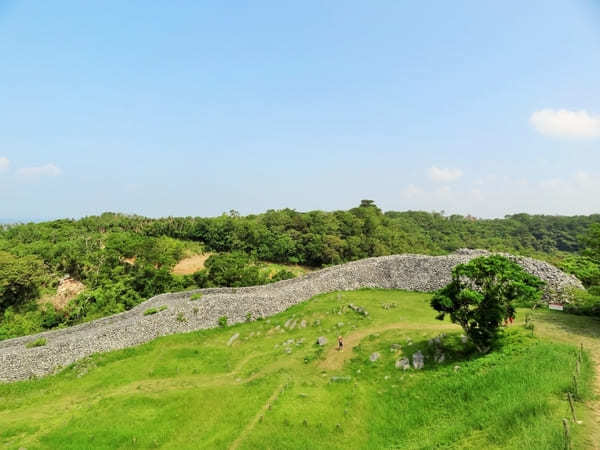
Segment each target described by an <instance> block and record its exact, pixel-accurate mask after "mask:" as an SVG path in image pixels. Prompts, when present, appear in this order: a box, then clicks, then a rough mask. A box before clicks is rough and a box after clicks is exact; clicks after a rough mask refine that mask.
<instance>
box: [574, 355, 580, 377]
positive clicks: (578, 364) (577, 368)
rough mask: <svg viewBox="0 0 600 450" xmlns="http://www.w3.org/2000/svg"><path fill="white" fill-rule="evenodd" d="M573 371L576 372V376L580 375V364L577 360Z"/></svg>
mask: <svg viewBox="0 0 600 450" xmlns="http://www.w3.org/2000/svg"><path fill="white" fill-rule="evenodd" d="M575 370H576V371H577V375H579V374H581V362H579V359H577V365H576V367H575Z"/></svg>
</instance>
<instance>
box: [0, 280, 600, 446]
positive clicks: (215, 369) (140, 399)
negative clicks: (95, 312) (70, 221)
mask: <svg viewBox="0 0 600 450" xmlns="http://www.w3.org/2000/svg"><path fill="white" fill-rule="evenodd" d="M429 299H430V295H429V294H424V293H410V292H403V291H397V290H372V289H367V290H359V291H352V292H334V293H330V294H326V295H319V296H317V297H315V298H313V299H312V300H310V301H307V302H304V303H301V304H299V305H296V306H293V307H292V308H290V309H288V310H287V311H285V312H283V313H280V314H277V315H275V316H273V317H270V318H267V319H264V320H258V321H254V322H251V323H242V324H238V325H235V326H232V327H227V328H216V329H210V330H203V331H196V332H191V333H185V334H177V335H173V336H166V337H161V338H158V339H156V340H153V341H152V342H150V343H147V344H143V345H141V346H138V347H134V348H128V349H124V350H120V351H116V352H110V353H106V354H96V355H93V356H91V357H87V358H84V359H82V360H81V361H79V362H77V363H76V364H74V365H72V366H70V367H68V368H66V369H65V370H64V371H62V372H61V373H60V374H58V375H54V376H49V377H44V378H41V379H38V380H33V381H25V382H18V383H9V384H4V385H0V399H1V400H2V401H1V402H0V446H3V447H6V448H9V449H12V448H14V449H17V448H20V447H25V448H28V449H37V448H106V449H108V448H110V449H114V448H178V449H181V448H222V449H227V448H239V449H252V448H257V449H258V448H277V449H285V448H331V449H336V448H339V449H348V448H373V449H375V448H377V449H379V448H390V447H392V448H407V449H417V448H433V447H436V446H437V447H449V448H492V449H493V448H530V449H550V448H562V445H563V441H562V439H563V437H562V422H561V420H562V418H563V417H568V414H569V410H568V404H567V402H566V400H565V393H566V392H567V391H568V390H572V376H573V373H574V370H575V364H576V359H577V353H578V348H577V345H573V344H578V343H579V339H580V337H581V336H586V337H588V339H589V340H586V341H585V346H586V348H589V347H590V346H592V345H593V344H598V337H593V336H592V334H591V333H593V330H594V329H595V328H596V327H597V326H598V323H597V321H594V320H593V319H589V318H583V317H574V316H569V315H565V314H561V313H557V312H540V313H537V315H536V318H535V324H536V331H535V336H531V332H530V331H528V330H525V329H524V328H523V327H522V320H523V318H524V316H525V312H526V311H519V312H518V314H517V323H516V324H515V325H513V326H511V327H509V328H508V329H507V330H506V332H505V336H504V337H503V339H502V342H501V344H502V345H501V346H500V348H498V349H497V350H496V351H494V352H493V353H491V354H488V355H484V356H479V355H476V354H473V353H471V352H470V351H469V348H468V345H465V344H463V343H462V342H461V338H460V336H461V331H460V329H459V328H458V327H456V326H455V325H452V324H450V323H449V322H440V321H437V320H435V319H434V318H433V317H434V316H435V314H434V312H433V310H432V309H431V308H430V307H429V304H428V302H429ZM202 301H203V299H200V300H196V301H195V302H202ZM350 304H352V305H358V306H360V307H362V308H364V309H365V310H366V311H368V312H369V314H368V315H367V316H364V315H361V314H359V313H357V312H356V311H355V310H354V309H352V308H350V307H349V306H348V305H350ZM556 320H558V322H556ZM552 327H560V329H561V330H563V331H564V335H563V336H562V339H565V342H564V343H555V342H552V341H550V340H548V339H545V338H544V339H540V338H538V337H537V336H538V334H539V335H542V334H544V336H545V335H546V334H552V333H553V329H552ZM339 335H342V336H343V337H344V339H345V341H346V348H345V350H344V351H343V352H338V351H337V350H336V349H335V345H336V339H337V336H339ZM319 337H321V338H325V339H326V340H327V342H325V343H324V344H323V345H322V346H321V345H318V344H316V341H317V338H319ZM321 341H323V339H321ZM571 342H572V343H573V344H571ZM419 352H421V353H422V354H423V355H424V367H423V369H421V370H416V369H415V368H414V367H412V365H411V367H410V368H408V369H406V370H404V369H403V368H397V367H396V366H397V362H398V361H402V360H403V359H404V358H406V359H408V360H409V361H410V362H411V364H412V363H413V362H414V360H415V355H416V354H418V353H419ZM441 355H443V358H441ZM592 376H593V371H592V365H591V362H590V361H589V360H588V359H587V353H585V354H584V362H583V365H582V368H581V375H580V377H579V381H578V383H579V398H578V400H577V402H576V413H577V415H578V419H579V420H581V421H582V422H583V423H582V424H581V425H575V424H573V423H572V424H571V432H572V437H573V448H590V449H593V448H594V444H593V442H594V441H593V440H592V437H593V436H595V435H594V433H595V432H596V431H597V428H595V426H596V425H595V422H594V419H593V414H592V412H591V411H590V409H589V408H588V406H589V405H590V404H591V402H590V400H591V398H592ZM583 402H588V403H583Z"/></svg>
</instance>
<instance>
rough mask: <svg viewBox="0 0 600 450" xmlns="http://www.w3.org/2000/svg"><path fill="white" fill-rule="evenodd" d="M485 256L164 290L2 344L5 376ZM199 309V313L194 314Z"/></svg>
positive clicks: (415, 279)
mask: <svg viewBox="0 0 600 450" xmlns="http://www.w3.org/2000/svg"><path fill="white" fill-rule="evenodd" d="M484 254H488V253H487V252H485V251H481V250H462V251H458V252H457V253H454V254H452V255H446V256H424V255H409V254H407V255H393V256H382V257H378V258H368V259H363V260H360V261H355V262H351V263H347V264H343V265H340V266H334V267H330V268H327V269H323V270H319V271H316V272H311V273H308V274H306V275H304V276H302V277H299V278H294V279H291V280H284V281H280V282H277V283H273V284H269V285H265V286H253V287H246V288H237V289H232V288H212V289H200V290H196V291H188V292H181V293H174V294H162V295H158V296H156V297H153V298H151V299H149V300H147V301H145V302H143V303H141V304H139V305H137V306H136V307H135V308H133V309H131V310H130V311H126V312H124V313H121V314H116V315H114V316H110V317H105V318H103V319H98V320H95V321H93V322H88V323H84V324H81V325H77V326H74V327H70V328H66V329H61V330H52V331H47V332H44V333H39V334H36V335H34V336H25V337H20V338H16V339H9V340H5V341H0V381H4V382H7V381H17V380H24V379H27V378H30V377H32V376H43V375H47V374H49V373H53V372H55V371H56V370H57V369H59V368H60V367H64V366H67V365H69V364H71V363H73V362H75V361H77V360H79V359H81V358H84V357H86V356H88V355H91V354H93V353H97V352H106V351H110V350H116V349H121V348H125V347H131V346H134V345H138V344H141V343H143V342H147V341H150V340H152V339H154V338H156V337H158V336H164V335H167V334H173V333H181V332H185V331H192V330H199V329H204V328H211V327H215V326H217V322H218V319H219V317H222V316H227V318H228V322H229V323H237V322H243V321H244V320H246V316H247V314H251V316H252V317H253V318H258V317H267V316H270V315H273V314H276V313H278V312H281V311H283V310H285V309H287V308H289V307H290V306H292V305H295V304H296V303H299V302H302V301H304V300H307V299H309V298H311V297H313V296H315V295H317V294H320V293H325V292H331V291H338V290H353V289H358V288H363V287H374V288H388V289H405V290H410V291H425V292H430V291H434V290H436V289H439V288H440V287H442V286H444V285H446V284H447V283H448V282H449V281H450V274H451V270H452V268H453V267H454V266H455V265H457V264H460V263H464V262H467V261H469V260H470V259H472V258H474V257H477V256H481V255H484ZM510 258H511V259H513V260H515V261H516V262H517V263H519V264H520V265H521V266H522V267H523V268H524V269H525V270H527V271H528V272H530V273H532V274H534V275H537V276H538V277H540V278H541V279H542V280H544V281H546V283H547V285H548V286H549V287H550V288H551V289H553V290H557V289H562V288H564V287H567V286H575V287H582V286H581V283H580V282H579V280H577V279H576V278H574V277H572V276H570V275H567V274H565V273H563V272H561V271H560V270H559V269H557V268H556V267H554V266H552V265H550V264H547V263H545V262H542V261H538V260H535V259H531V258H523V257H514V256H510ZM195 293H202V294H203V297H202V299H201V300H198V301H190V297H191V296H192V295H193V294H195ZM163 305H164V306H166V307H167V309H166V310H164V311H161V312H158V313H156V314H153V315H147V316H145V315H144V311H146V310H147V309H149V308H159V307H160V306H163ZM194 308H198V311H197V312H194ZM178 315H183V317H185V321H181V320H178V319H177V316H178ZM42 337H43V338H45V339H46V345H45V346H42V347H34V348H29V349H28V348H26V347H25V345H26V344H27V343H28V342H31V341H33V340H36V339H39V338H42Z"/></svg>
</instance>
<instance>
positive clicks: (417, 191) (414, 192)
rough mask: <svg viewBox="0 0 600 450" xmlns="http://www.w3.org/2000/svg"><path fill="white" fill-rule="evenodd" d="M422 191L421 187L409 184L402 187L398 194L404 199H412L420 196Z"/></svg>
mask: <svg viewBox="0 0 600 450" xmlns="http://www.w3.org/2000/svg"><path fill="white" fill-rule="evenodd" d="M422 193H423V189H421V188H420V187H417V186H415V185H414V184H409V185H408V186H406V187H405V188H404V189H402V190H401V191H400V195H401V196H402V197H403V198H405V199H412V198H415V197H418V196H420V195H421V194H422Z"/></svg>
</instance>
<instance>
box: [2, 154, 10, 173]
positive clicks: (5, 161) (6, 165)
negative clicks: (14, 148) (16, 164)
mask: <svg viewBox="0 0 600 450" xmlns="http://www.w3.org/2000/svg"><path fill="white" fill-rule="evenodd" d="M9 167H10V160H9V159H8V158H7V157H6V156H0V173H2V172H6V171H8V168H9Z"/></svg>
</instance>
